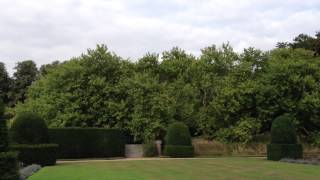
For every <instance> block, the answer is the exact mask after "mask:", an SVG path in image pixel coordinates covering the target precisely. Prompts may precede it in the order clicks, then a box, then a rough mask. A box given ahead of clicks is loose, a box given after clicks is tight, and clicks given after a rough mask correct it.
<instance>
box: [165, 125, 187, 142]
mask: <svg viewBox="0 0 320 180" xmlns="http://www.w3.org/2000/svg"><path fill="white" fill-rule="evenodd" d="M165 143H166V144H167V145H182V146H191V136H190V132H189V129H188V127H187V126H186V125H185V124H183V123H181V122H176V123H173V124H171V125H170V126H169V127H168V131H167V134H166V137H165Z"/></svg>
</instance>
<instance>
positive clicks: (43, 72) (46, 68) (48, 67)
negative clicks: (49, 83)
mask: <svg viewBox="0 0 320 180" xmlns="http://www.w3.org/2000/svg"><path fill="white" fill-rule="evenodd" d="M59 64H60V62H59V61H53V62H52V63H50V64H44V65H42V66H41V67H40V70H39V74H40V75H41V76H45V75H46V74H48V72H49V71H50V70H51V69H52V68H55V67H57V66H58V65H59Z"/></svg>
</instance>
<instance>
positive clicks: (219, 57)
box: [16, 44, 320, 143]
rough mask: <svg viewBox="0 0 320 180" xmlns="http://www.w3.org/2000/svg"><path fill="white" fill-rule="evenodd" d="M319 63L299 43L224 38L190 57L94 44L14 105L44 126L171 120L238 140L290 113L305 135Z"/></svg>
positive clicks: (316, 109)
mask: <svg viewBox="0 0 320 180" xmlns="http://www.w3.org/2000/svg"><path fill="white" fill-rule="evenodd" d="M160 57H161V58H160ZM319 68H320V61H319V58H318V57H314V56H313V52H312V51H308V50H304V49H299V48H297V49H293V48H285V49H275V50H272V51H270V52H263V51H260V50H257V49H254V48H248V49H245V50H244V51H243V52H242V53H236V52H235V51H234V50H233V49H232V47H231V46H230V45H229V44H223V45H222V47H220V48H217V47H216V46H214V45H213V46H209V47H206V48H204V49H202V51H201V55H200V56H199V57H195V56H193V55H191V54H188V53H186V52H185V51H184V50H182V49H179V48H177V47H175V48H173V49H171V50H170V51H165V52H163V54H162V56H159V55H158V54H151V53H148V54H146V55H145V56H144V57H142V58H141V59H139V60H138V61H137V62H131V61H128V60H126V59H123V58H121V57H119V56H117V55H116V54H114V53H112V52H110V51H109V50H108V49H107V47H106V46H105V45H98V46H97V47H96V49H89V50H88V52H87V53H86V54H83V55H81V56H80V57H77V58H72V59H71V60H69V61H66V62H64V63H55V64H54V65H53V66H50V70H48V71H45V73H44V74H43V75H41V76H40V78H39V80H36V81H35V82H34V83H32V85H31V86H30V88H29V90H28V93H27V97H28V98H27V100H26V101H25V103H23V104H22V103H21V104H19V105H18V106H17V108H16V110H17V112H18V113H19V112H23V111H33V112H36V113H38V114H40V115H41V117H43V118H44V119H45V120H46V122H47V124H48V125H49V126H50V127H70V126H80V127H109V128H119V129H123V130H125V131H127V132H128V133H129V134H132V135H133V136H134V138H135V140H136V141H142V140H145V139H150V138H151V137H152V138H163V137H164V135H165V132H166V130H167V127H168V125H169V124H170V123H172V122H175V121H178V122H183V123H185V124H186V125H187V126H188V127H189V130H190V132H191V134H192V135H193V136H197V135H202V136H205V137H208V138H216V139H219V140H221V141H226V142H245V143H246V142H251V141H254V140H255V138H256V137H257V135H259V134H263V133H266V132H269V131H270V127H271V124H272V121H273V119H274V118H275V117H277V116H279V115H281V114H283V113H290V114H292V115H293V116H295V117H296V122H295V123H296V124H297V130H298V135H299V136H300V137H304V138H306V139H309V140H310V141H312V140H313V137H316V136H317V135H318V129H319V128H320V127H319V126H320V122H319V119H320V118H319V115H320V87H319V84H320V83H319V81H320V69H319Z"/></svg>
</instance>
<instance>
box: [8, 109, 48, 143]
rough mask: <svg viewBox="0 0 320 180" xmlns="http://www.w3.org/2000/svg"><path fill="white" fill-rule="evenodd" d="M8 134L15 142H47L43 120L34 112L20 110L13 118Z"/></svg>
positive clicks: (46, 132)
mask: <svg viewBox="0 0 320 180" xmlns="http://www.w3.org/2000/svg"><path fill="white" fill-rule="evenodd" d="M10 136H11V139H12V141H13V142H14V143H16V144H45V143H48V142H49V139H48V128H47V125H46V123H45V121H44V120H43V119H42V118H41V117H40V116H39V115H37V114H36V113H33V112H22V113H20V114H18V115H17V117H16V118H15V119H14V121H13V123H12V125H11V128H10Z"/></svg>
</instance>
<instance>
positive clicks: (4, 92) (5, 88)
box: [0, 62, 12, 104]
mask: <svg viewBox="0 0 320 180" xmlns="http://www.w3.org/2000/svg"><path fill="white" fill-rule="evenodd" d="M11 83H12V81H11V78H10V77H9V75H8V72H7V70H6V67H5V65H4V63H3V62H0V95H1V96H0V99H3V101H4V103H5V104H8V103H9V101H10V99H9V95H10V92H11V89H10V87H11Z"/></svg>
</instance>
